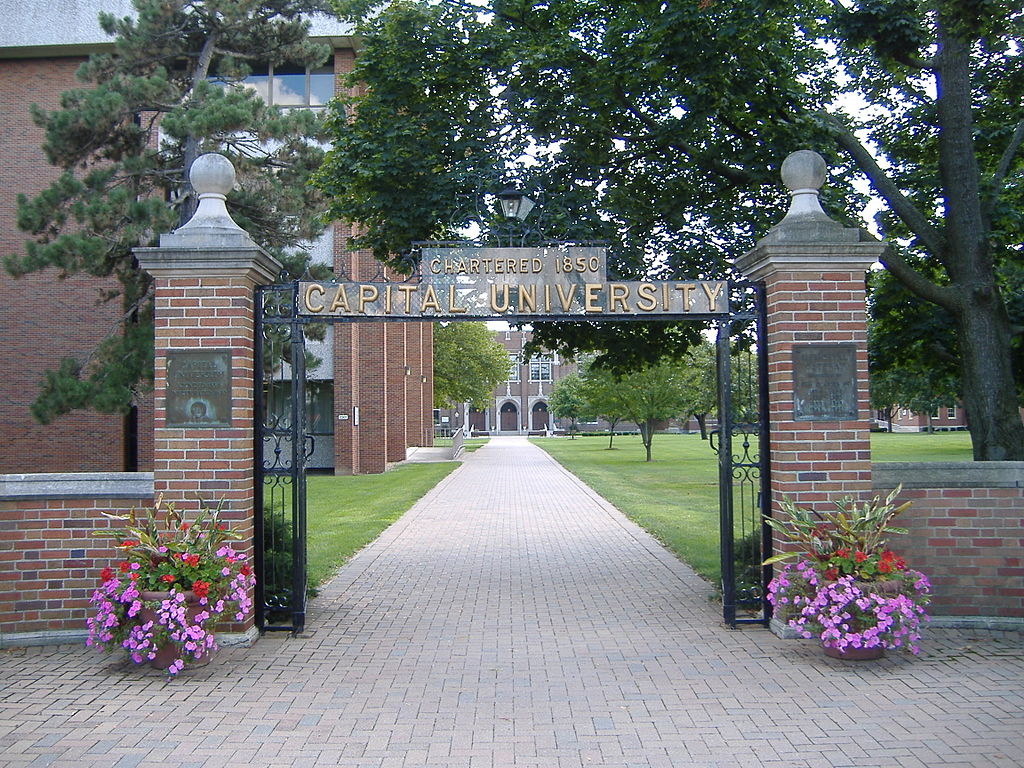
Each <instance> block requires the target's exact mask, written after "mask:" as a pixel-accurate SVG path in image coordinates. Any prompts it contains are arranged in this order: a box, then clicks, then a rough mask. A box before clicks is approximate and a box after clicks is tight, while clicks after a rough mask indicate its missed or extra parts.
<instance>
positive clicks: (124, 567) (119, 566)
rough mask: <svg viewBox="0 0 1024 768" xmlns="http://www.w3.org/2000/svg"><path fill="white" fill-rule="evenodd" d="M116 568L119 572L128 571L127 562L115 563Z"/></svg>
mask: <svg viewBox="0 0 1024 768" xmlns="http://www.w3.org/2000/svg"><path fill="white" fill-rule="evenodd" d="M117 570H119V571H120V572H121V573H128V563H126V562H121V563H118V564H117Z"/></svg>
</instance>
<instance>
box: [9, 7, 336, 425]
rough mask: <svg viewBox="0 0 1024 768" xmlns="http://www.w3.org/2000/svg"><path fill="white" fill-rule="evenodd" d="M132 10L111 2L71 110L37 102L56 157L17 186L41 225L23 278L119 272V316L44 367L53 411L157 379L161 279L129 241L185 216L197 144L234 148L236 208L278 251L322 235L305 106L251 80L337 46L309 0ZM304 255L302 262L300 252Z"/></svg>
mask: <svg viewBox="0 0 1024 768" xmlns="http://www.w3.org/2000/svg"><path fill="white" fill-rule="evenodd" d="M134 6H135V16H134V18H122V19H118V18H115V17H114V16H112V15H110V14H106V13H102V14H100V24H101V26H102V28H103V30H104V31H105V32H106V33H107V34H109V35H111V36H113V37H114V38H115V40H114V50H113V52H111V53H103V54H95V55H93V56H91V57H90V58H89V60H88V61H86V62H85V63H84V64H83V65H82V66H81V68H80V69H79V71H78V77H79V79H80V80H81V81H82V82H83V84H84V86H83V87H82V88H80V89H76V90H72V91H68V92H66V93H64V94H63V96H62V98H61V108H60V109H59V110H57V111H54V112H51V113H47V112H44V111H42V110H40V109H38V108H36V107H33V110H32V113H33V119H34V120H35V121H36V123H37V124H38V125H40V126H41V127H43V128H44V129H45V135H46V138H45V143H44V144H43V152H44V154H45V156H46V159H47V161H48V162H49V163H50V164H52V165H54V166H57V167H58V168H60V169H61V171H62V172H61V175H60V176H59V178H58V179H57V181H55V182H54V183H53V184H52V185H51V186H50V187H49V188H48V189H46V190H44V191H43V192H41V193H40V194H38V195H36V196H35V197H34V198H32V199H29V198H28V197H26V196H24V195H19V197H18V226H19V227H20V228H21V229H22V230H24V231H25V232H28V233H30V234H31V235H32V237H33V239H32V240H30V241H29V242H28V243H27V248H26V251H25V253H24V254H21V255H9V256H7V257H6V258H5V266H6V268H7V270H8V271H9V272H10V273H11V274H12V275H15V276H18V275H23V274H26V273H30V272H35V271H39V270H44V269H49V268H54V269H56V270H57V271H58V273H59V274H60V275H69V274H74V273H86V274H89V275H95V276H99V277H112V278H114V280H112V281H111V283H110V286H111V287H110V288H109V289H108V290H106V291H105V292H104V294H103V296H102V298H103V299H104V300H107V301H110V300H115V299H116V300H120V301H121V303H122V307H123V311H124V316H123V324H122V327H121V328H118V329H116V330H115V331H114V332H113V333H111V334H110V335H109V336H108V337H107V338H105V339H98V340H97V347H96V349H94V350H93V351H92V352H91V353H90V354H89V356H88V357H87V358H86V359H85V360H82V359H70V358H69V359H65V360H63V361H62V362H61V364H60V367H59V369H58V370H57V371H50V372H48V373H47V375H46V383H45V385H44V387H43V390H42V392H41V393H40V395H39V396H38V398H37V399H36V401H35V403H34V404H33V406H32V411H33V414H34V415H35V417H36V418H37V419H38V420H39V421H42V422H44V423H45V422H48V421H50V420H52V419H53V418H54V417H55V416H57V415H60V414H62V413H67V412H69V411H71V410H73V409H76V408H86V407H90V408H93V409H95V410H98V411H101V412H127V411H128V410H129V409H130V406H131V404H132V402H133V400H134V399H135V397H136V395H137V394H138V392H139V390H140V389H143V388H145V387H147V386H148V384H149V383H150V382H151V381H152V377H153V371H152V367H153V353H152V344H153V342H152V327H151V322H152V306H151V303H152V302H151V294H150V290H151V281H150V279H149V278H148V276H147V275H145V274H144V273H143V272H141V271H140V270H139V269H138V267H137V265H136V264H135V262H134V259H133V257H132V249H133V248H136V247H138V246H147V245H155V244H156V238H157V237H158V236H159V234H160V233H162V232H168V231H170V230H171V229H173V228H174V227H175V226H177V225H179V224H181V223H183V222H184V221H186V220H187V219H188V218H189V217H190V216H191V213H192V211H193V210H194V205H195V200H194V199H193V198H194V195H193V194H192V192H191V190H190V188H189V186H188V183H187V171H188V169H189V168H190V167H191V164H192V161H193V160H194V159H195V158H196V157H198V156H199V155H200V154H201V153H203V152H207V151H218V152H222V153H224V154H226V155H227V156H228V157H229V158H230V159H231V160H232V162H233V163H234V165H235V168H236V171H237V172H238V178H239V188H238V189H237V190H236V191H234V192H233V193H232V194H231V195H230V196H229V198H228V205H229V208H230V209H231V212H232V214H233V216H234V217H235V218H236V220H237V221H238V222H239V224H240V225H241V226H242V227H244V228H245V229H246V230H247V231H248V232H249V233H250V234H252V235H253V237H254V238H255V239H256V240H257V241H258V242H259V243H261V244H262V245H264V246H265V247H267V248H268V249H270V250H271V251H272V252H273V253H275V254H277V255H280V256H282V257H283V256H284V249H288V248H293V247H295V246H297V245H298V244H299V243H300V241H303V240H308V239H312V238H314V237H316V236H317V235H318V234H319V233H320V232H321V231H322V227H323V225H322V224H321V223H320V221H319V219H318V214H320V213H321V212H322V203H321V198H320V195H319V193H318V192H317V191H316V190H314V189H313V188H312V187H310V186H309V185H308V184H307V183H306V182H307V180H308V178H309V176H310V175H311V173H312V172H313V170H315V169H316V168H317V167H318V166H319V164H320V161H321V159H322V155H323V152H322V150H321V149H320V148H319V147H318V146H317V144H316V143H315V141H314V140H315V139H316V138H317V137H318V136H320V131H321V126H320V121H319V119H318V117H317V116H316V115H315V114H313V113H312V112H311V111H310V110H302V109H299V110H291V111H283V110H282V109H280V108H277V107H269V106H267V104H266V103H265V102H264V101H263V99H261V98H260V97H259V96H258V95H257V93H256V91H255V90H253V89H252V88H248V87H245V86H244V85H243V80H244V78H245V77H246V75H247V74H249V73H250V72H251V71H252V67H253V66H254V65H257V64H263V65H281V64H284V63H286V62H287V63H291V64H297V65H299V66H315V65H319V64H320V63H322V62H323V61H324V60H325V59H326V58H327V56H328V53H329V51H328V49H327V48H325V47H324V46H320V45H314V44H313V43H312V42H311V41H310V40H309V39H308V37H307V30H308V22H306V21H304V20H303V19H302V18H301V15H300V14H303V13H307V12H310V11H313V10H315V9H316V7H317V3H316V2H313V0H276V1H275V2H257V0H205V1H203V2H199V1H198V0H176V1H172V2H168V1H167V0H135V2H134ZM291 261H292V262H294V261H295V260H294V259H291Z"/></svg>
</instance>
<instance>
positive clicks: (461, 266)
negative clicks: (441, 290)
mask: <svg viewBox="0 0 1024 768" xmlns="http://www.w3.org/2000/svg"><path fill="white" fill-rule="evenodd" d="M468 271H469V267H468V266H467V265H466V260H465V259H459V274H460V275H464V274H466V273H467V272H468Z"/></svg>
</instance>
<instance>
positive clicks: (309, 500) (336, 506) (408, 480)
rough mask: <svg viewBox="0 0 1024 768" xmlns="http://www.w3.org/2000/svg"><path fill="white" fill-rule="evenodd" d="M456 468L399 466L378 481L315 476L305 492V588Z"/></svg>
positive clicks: (375, 478) (319, 581) (329, 573)
mask: <svg viewBox="0 0 1024 768" xmlns="http://www.w3.org/2000/svg"><path fill="white" fill-rule="evenodd" d="M457 466H459V465H458V462H454V461H446V462H440V463H432V464H403V465H402V466H400V467H396V468H395V469H393V470H391V471H390V472H385V473H384V474H381V475H355V476H337V477H334V476H327V475H313V476H310V477H309V479H308V481H307V482H308V487H307V492H306V528H307V532H308V535H307V540H306V546H307V558H308V573H309V583H310V584H311V585H314V586H315V585H319V584H322V583H323V582H325V581H327V579H329V578H331V576H333V575H334V573H335V571H337V570H338V568H340V567H341V566H342V565H343V564H344V563H345V562H346V561H347V560H348V559H349V558H350V557H352V555H354V554H355V553H356V552H358V551H359V550H360V549H362V548H363V547H365V546H366V545H367V544H369V543H370V542H371V541H373V540H374V539H376V538H377V537H378V536H379V535H380V533H381V531H383V530H384V529H385V528H387V527H388V526H389V525H391V524H392V523H393V522H395V520H397V519H398V518H399V517H401V516H402V514H403V513H405V512H406V511H407V510H408V509H409V508H410V507H411V506H412V505H413V504H415V503H416V501H417V500H418V499H419V498H420V497H422V496H423V495H424V494H425V493H426V492H427V491H429V490H430V489H431V488H433V487H434V486H435V485H437V484H438V483H439V482H440V481H441V479H442V478H444V477H445V476H446V475H447V474H448V473H450V472H451V471H452V470H453V469H455V468H456V467H457Z"/></svg>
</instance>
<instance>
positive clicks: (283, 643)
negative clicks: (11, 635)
mask: <svg viewBox="0 0 1024 768" xmlns="http://www.w3.org/2000/svg"><path fill="white" fill-rule="evenodd" d="M710 592H711V590H710V588H709V587H708V585H707V584H706V583H704V582H703V581H701V580H700V579H699V578H698V577H697V576H695V575H694V574H693V572H692V571H691V570H690V569H689V568H687V567H686V566H685V565H683V564H681V563H679V562H678V561H677V560H676V559H675V558H673V557H672V556H671V555H669V554H668V553H667V552H665V550H663V549H662V548H661V547H660V546H659V545H658V544H657V543H656V542H655V541H654V540H653V539H652V538H650V537H649V536H648V535H646V534H645V533H644V532H643V531H641V530H640V529H638V528H637V527H636V526H634V525H633V524H632V523H630V522H629V521H627V520H626V519H625V518H623V517H622V516H621V515H620V514H619V513H618V512H616V511H615V510H614V509H613V508H612V507H611V506H610V505H609V504H608V503H607V502H605V501H604V500H602V499H601V498H600V497H598V496H596V495H595V494H594V493H593V492H591V491H590V490H589V489H587V488H586V487H585V486H583V485H582V484H581V483H580V482H579V481H577V480H576V479H575V478H573V477H572V476H571V475H569V474H568V473H566V472H565V471H563V470H562V469H561V468H560V467H559V466H558V465H557V464H555V463H554V462H553V461H551V460H550V459H549V458H548V457H547V456H546V454H544V453H543V452H542V451H540V450H539V449H537V448H535V447H533V446H530V445H529V444H528V443H527V442H526V441H525V440H521V439H500V440H493V441H492V442H491V443H490V444H489V445H488V446H486V447H485V448H483V449H481V450H479V451H477V452H475V453H473V454H471V455H470V456H469V457H468V458H467V460H466V462H465V463H464V464H463V465H462V466H461V467H460V468H459V469H458V470H456V472H454V473H453V474H452V475H450V476H449V477H448V478H446V479H445V480H444V481H443V482H442V483H441V484H440V485H439V486H438V487H437V488H435V489H434V490H433V491H432V492H431V493H429V494H428V495H427V496H426V497H424V499H423V500H421V502H420V503H419V504H417V505H416V506H415V507H414V508H413V509H412V510H411V511H410V512H409V513H408V514H406V515H405V516H404V517H403V518H402V519H401V520H400V521H399V522H397V523H396V524H395V525H393V526H392V527H391V528H389V529H388V530H387V531H386V532H385V533H384V534H383V535H382V536H381V537H380V539H378V540H377V541H376V542H375V543H374V544H372V545H371V546H369V547H367V548H366V549H365V550H363V551H362V552H361V553H360V554H359V555H357V556H356V557H355V558H354V559H353V560H352V561H351V562H350V563H349V564H348V565H347V566H346V567H345V568H343V569H342V571H341V572H340V573H339V575H338V577H337V578H336V579H335V580H334V581H332V582H331V583H330V585H328V586H327V587H326V588H325V589H324V590H323V593H322V594H321V596H320V597H318V598H317V599H315V600H314V601H313V602H312V604H311V610H310V614H309V620H308V627H309V630H308V631H307V632H306V634H305V635H304V636H302V637H297V638H290V637H281V636H268V637H265V638H263V639H261V640H260V641H259V643H257V645H256V646H255V647H253V648H250V649H235V648H230V649H224V650H222V652H221V653H220V654H219V656H218V658H217V659H216V660H215V662H214V663H213V664H211V665H210V666H208V667H205V668H202V669H196V670H188V671H186V672H185V673H183V674H182V675H181V676H180V678H179V679H177V680H172V681H167V680H165V679H164V676H163V675H162V674H161V673H158V672H155V671H149V670H142V669H137V668H135V667H133V666H131V665H130V664H127V663H125V662H122V661H120V660H117V659H115V658H114V657H106V656H100V655H97V654H94V653H92V652H89V651H86V650H84V649H80V648H69V647H60V648H40V649H25V650H14V651H7V652H2V653H0V686H2V693H0V765H4V766H47V765H52V766H72V767H73V768H93V767H94V766H96V767H98V766H103V767H104V768H107V767H109V766H116V767H117V768H128V767H130V766H154V765H160V764H164V763H167V764H172V765H175V766H178V768H191V767H196V768H198V767H199V766H203V767H204V768H212V767H213V766H239V765H252V766H282V767H288V768H291V767H293V766H294V767H295V768H298V767H300V766H346V767H351V768H363V767H364V766H365V767H366V768H370V767H371V766H372V767H373V768H413V767H415V768H442V767H445V768H449V767H451V768H463V767H465V768H481V767H482V768H504V767H506V766H507V767H512V766H515V767H517V768H518V767H519V766H535V767H537V768H568V767H570V766H571V767H572V768H576V767H577V766H587V767H593V768H598V767H599V766H607V767H609V768H611V767H613V766H614V768H627V767H632V766H644V767H645V768H648V767H650V768H661V767H662V766H665V767H668V766H673V767H677V766H723V767H724V766H730V767H732V766H779V768H799V767H801V766H803V767H806V768H818V767H819V766H820V767H823V768H824V767H828V768H840V767H843V766H851V767H852V766H856V767H857V768H870V767H871V766H901V767H903V768H917V767H921V768H924V767H925V766H927V767H928V768H932V767H933V766H951V767H952V766H965V767H966V766H1021V765H1024V716H1022V711H1024V706H1022V705H1024V685H1022V683H1024V641H1022V637H1021V634H1020V633H996V632H962V631H954V630H935V629H933V630H931V631H930V632H929V635H928V637H927V638H926V640H925V643H924V653H923V654H922V656H921V657H918V658H911V657H904V656H902V655H898V654H890V655H889V656H888V657H887V658H885V659H883V660H881V661H878V662H866V663H859V664H858V663H844V662H839V661H835V660H831V659H827V658H825V657H824V656H823V655H822V654H821V652H820V650H819V649H817V648H816V647H815V646H814V645H813V643H811V642H809V641H783V640H779V639H777V638H776V637H774V636H773V635H771V634H770V633H768V632H767V631H765V630H762V629H758V628H748V629H743V630H739V631H732V630H728V629H725V628H724V627H722V626H721V624H720V619H719V609H718V606H717V605H716V604H714V603H713V602H712V601H711V600H710V599H709V596H710Z"/></svg>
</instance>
